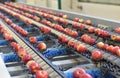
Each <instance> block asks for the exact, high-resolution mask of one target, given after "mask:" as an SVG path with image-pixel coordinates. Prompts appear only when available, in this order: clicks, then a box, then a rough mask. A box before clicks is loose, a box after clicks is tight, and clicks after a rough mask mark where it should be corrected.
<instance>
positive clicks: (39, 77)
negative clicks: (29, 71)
mask: <svg viewBox="0 0 120 78" xmlns="http://www.w3.org/2000/svg"><path fill="white" fill-rule="evenodd" d="M35 76H36V78H48V72H47V71H45V70H37V71H36V74H35Z"/></svg>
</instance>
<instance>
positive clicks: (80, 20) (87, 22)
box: [25, 6, 120, 33]
mask: <svg viewBox="0 0 120 78" xmlns="http://www.w3.org/2000/svg"><path fill="white" fill-rule="evenodd" d="M25 7H27V8H30V9H33V10H37V11H41V12H44V13H47V14H51V15H55V16H59V17H62V18H64V17H65V18H68V16H67V15H66V14H63V13H59V14H57V13H56V12H53V11H48V10H40V9H39V8H33V7H31V6H25ZM73 21H75V22H79V23H85V24H87V25H91V24H92V22H91V20H86V21H84V19H81V18H80V19H79V18H77V17H75V18H73ZM114 31H115V32H116V33H120V27H117V28H115V29H114Z"/></svg>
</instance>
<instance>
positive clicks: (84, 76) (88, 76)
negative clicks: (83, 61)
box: [79, 73, 93, 78]
mask: <svg viewBox="0 0 120 78" xmlns="http://www.w3.org/2000/svg"><path fill="white" fill-rule="evenodd" d="M79 78H93V77H92V76H91V75H90V74H88V73H85V74H83V75H82V76H80V77H79Z"/></svg>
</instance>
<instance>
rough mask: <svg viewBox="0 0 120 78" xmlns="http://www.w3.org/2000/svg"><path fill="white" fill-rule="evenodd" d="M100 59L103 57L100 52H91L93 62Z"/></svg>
mask: <svg viewBox="0 0 120 78" xmlns="http://www.w3.org/2000/svg"><path fill="white" fill-rule="evenodd" d="M102 57H103V54H102V52H100V51H98V50H96V51H93V52H92V59H93V60H101V59H102Z"/></svg>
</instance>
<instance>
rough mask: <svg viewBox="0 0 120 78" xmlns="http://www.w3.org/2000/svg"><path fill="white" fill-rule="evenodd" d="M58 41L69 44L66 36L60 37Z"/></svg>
mask: <svg viewBox="0 0 120 78" xmlns="http://www.w3.org/2000/svg"><path fill="white" fill-rule="evenodd" d="M58 40H59V41H61V42H63V43H67V42H68V39H67V37H66V36H64V35H60V36H59V37H58Z"/></svg>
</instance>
